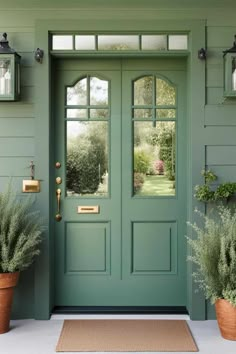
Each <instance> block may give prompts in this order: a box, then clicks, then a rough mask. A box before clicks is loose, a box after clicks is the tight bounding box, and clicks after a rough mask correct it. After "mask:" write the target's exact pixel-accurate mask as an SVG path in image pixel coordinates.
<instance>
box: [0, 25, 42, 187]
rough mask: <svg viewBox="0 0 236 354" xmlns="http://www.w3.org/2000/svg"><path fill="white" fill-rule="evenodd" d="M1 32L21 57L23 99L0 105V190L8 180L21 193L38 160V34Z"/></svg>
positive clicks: (27, 30) (30, 30)
mask: <svg viewBox="0 0 236 354" xmlns="http://www.w3.org/2000/svg"><path fill="white" fill-rule="evenodd" d="M8 21H9V19H8ZM1 25H2V24H1ZM8 26H9V25H8ZM1 27H2V26H1ZM0 31H2V32H5V31H6V32H7V34H8V40H9V44H10V46H11V47H12V48H14V49H15V50H16V51H17V52H18V53H19V54H20V55H21V56H22V65H21V99H20V101H19V102H12V103H11V102H1V103H0V190H3V189H4V188H5V185H6V183H7V182H8V180H9V177H11V178H12V183H13V184H14V185H15V187H16V188H17V189H18V190H19V188H21V184H22V178H23V177H27V176H29V175H30V170H29V164H30V161H31V160H33V159H34V156H35V117H34V100H35V97H34V65H35V64H34V59H33V58H34V50H35V48H34V47H35V45H34V36H35V34H34V28H32V27H22V28H18V30H17V28H16V27H4V28H0Z"/></svg>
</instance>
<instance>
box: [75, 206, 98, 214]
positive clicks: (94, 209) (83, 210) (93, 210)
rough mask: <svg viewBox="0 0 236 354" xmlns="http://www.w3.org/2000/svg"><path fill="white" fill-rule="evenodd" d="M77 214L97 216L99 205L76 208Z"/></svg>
mask: <svg viewBox="0 0 236 354" xmlns="http://www.w3.org/2000/svg"><path fill="white" fill-rule="evenodd" d="M78 214H99V205H93V206H87V205H84V206H78Z"/></svg>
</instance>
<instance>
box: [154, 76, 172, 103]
mask: <svg viewBox="0 0 236 354" xmlns="http://www.w3.org/2000/svg"><path fill="white" fill-rule="evenodd" d="M175 101H176V93H175V88H174V87H173V86H172V85H170V84H169V83H168V82H167V81H165V80H162V79H160V78H157V79H156V104H157V105H160V106H162V105H163V106H175Z"/></svg>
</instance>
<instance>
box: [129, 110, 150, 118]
mask: <svg viewBox="0 0 236 354" xmlns="http://www.w3.org/2000/svg"><path fill="white" fill-rule="evenodd" d="M133 117H134V118H139V119H142V118H143V119H149V118H152V117H153V109H151V108H146V109H145V108H138V109H136V108H135V109H134V110H133Z"/></svg>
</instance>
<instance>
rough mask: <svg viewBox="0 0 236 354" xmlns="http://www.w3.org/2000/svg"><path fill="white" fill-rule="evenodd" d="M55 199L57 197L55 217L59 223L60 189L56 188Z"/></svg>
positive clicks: (60, 217)
mask: <svg viewBox="0 0 236 354" xmlns="http://www.w3.org/2000/svg"><path fill="white" fill-rule="evenodd" d="M56 197H57V214H56V216H55V219H56V221H61V219H62V216H61V214H60V202H61V189H60V188H58V189H57V190H56Z"/></svg>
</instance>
